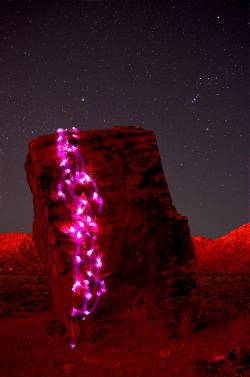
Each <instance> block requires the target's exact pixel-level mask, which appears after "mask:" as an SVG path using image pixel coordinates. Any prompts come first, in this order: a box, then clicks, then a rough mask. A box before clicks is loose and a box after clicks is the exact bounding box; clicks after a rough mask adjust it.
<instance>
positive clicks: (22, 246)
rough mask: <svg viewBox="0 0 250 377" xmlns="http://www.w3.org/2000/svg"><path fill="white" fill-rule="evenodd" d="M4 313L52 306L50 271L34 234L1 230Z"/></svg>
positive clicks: (1, 310)
mask: <svg viewBox="0 0 250 377" xmlns="http://www.w3.org/2000/svg"><path fill="white" fill-rule="evenodd" d="M0 303H1V306H0V314H1V315H5V314H16V313H19V312H27V311H32V312H33V311H43V310H48V309H49V308H50V306H51V299H50V293H49V285H48V271H47V270H46V269H45V268H44V267H43V265H42V264H41V262H40V260H39V257H38V254H37V251H36V249H35V246H34V242H33V239H32V237H31V235H30V234H24V233H6V234H0Z"/></svg>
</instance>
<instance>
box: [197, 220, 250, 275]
mask: <svg viewBox="0 0 250 377" xmlns="http://www.w3.org/2000/svg"><path fill="white" fill-rule="evenodd" d="M193 243H194V246H195V251H196V255H197V261H198V268H199V269H201V270H209V271H216V272H227V273H228V272H242V273H244V272H250V223H248V224H244V225H242V226H240V227H239V228H238V229H235V230H233V231H232V232H230V233H228V234H226V235H224V236H222V237H219V238H216V239H215V240H211V239H209V238H206V237H201V236H196V237H193Z"/></svg>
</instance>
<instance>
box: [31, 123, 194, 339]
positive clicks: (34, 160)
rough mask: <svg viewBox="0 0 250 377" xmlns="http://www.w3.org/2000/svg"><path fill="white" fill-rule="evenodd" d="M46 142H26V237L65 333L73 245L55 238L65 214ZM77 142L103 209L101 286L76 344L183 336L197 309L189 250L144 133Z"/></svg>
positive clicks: (152, 143)
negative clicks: (29, 209) (108, 337)
mask: <svg viewBox="0 0 250 377" xmlns="http://www.w3.org/2000/svg"><path fill="white" fill-rule="evenodd" d="M56 137H57V135H56V134H52V135H46V136H41V137H37V138H35V139H33V140H32V141H31V143H30V144H29V153H28V156H27V159H26V162H25V169H26V172H27V178H28V182H29V185H30V188H31V191H32V194H33V203H34V221H33V238H34V241H35V244H36V247H37V250H38V251H39V255H40V257H41V259H42V261H43V262H44V263H45V264H46V265H47V266H48V268H49V270H50V282H51V288H52V292H53V304H54V308H55V311H56V312H57V314H58V316H59V318H61V319H62V320H65V323H66V326H67V328H68V329H69V328H70V326H72V322H71V318H70V316H69V314H70V312H71V308H72V292H71V286H72V274H71V268H72V260H71V256H72V252H73V247H74V245H73V243H72V242H70V241H69V240H68V239H67V237H66V236H65V235H64V234H63V233H62V232H61V231H60V229H61V226H62V224H63V222H65V221H66V222H67V221H69V216H68V213H67V210H66V208H65V206H64V204H63V203H61V204H60V203H59V202H55V201H53V195H54V193H55V191H56V189H57V183H58V180H59V177H60V171H59V169H58V161H57V158H56ZM79 138H80V140H79V148H80V151H81V154H82V156H83V157H84V159H85V161H86V168H87V171H88V172H89V174H90V175H91V176H92V177H93V178H94V180H95V182H96V183H97V185H98V188H99V191H100V194H101V196H102V198H103V202H104V210H103V214H102V216H101V217H100V221H99V224H100V236H99V245H100V250H102V251H103V253H104V255H105V258H104V269H103V277H104V278H105V282H106V286H107V293H106V294H105V295H103V296H102V297H101V301H100V303H99V305H98V308H97V309H96V311H95V312H94V313H93V314H92V315H91V316H89V317H88V319H87V320H86V321H84V322H82V327H83V331H84V336H85V339H86V337H88V336H90V334H91V336H92V338H93V337H95V336H97V337H100V336H102V335H104V334H105V331H109V332H112V333H113V334H114V337H119V336H121V337H123V336H130V335H137V336H139V335H143V336H144V335H147V334H150V336H152V335H156V332H157V331H158V330H159V332H160V334H161V335H162V336H163V337H166V336H169V335H175V334H178V333H179V334H182V333H188V332H190V331H191V330H192V329H193V327H194V326H195V325H196V323H197V321H198V320H199V316H200V303H201V289H200V285H199V278H198V276H197V271H196V261H195V256H194V250H193V245H192V239H191V236H190V230H189V226H188V221H187V218H186V217H184V216H181V215H179V214H178V213H177V211H176V209H175V207H174V206H173V204H172V201H171V197H170V193H169V189H168V186H167V183H166V180H165V177H164V173H163V170H162V166H161V161H160V156H159V151H158V148H157V142H156V138H155V136H154V134H153V133H152V132H151V131H148V130H144V129H142V128H141V127H134V126H131V127H113V128H112V129H106V130H98V131H80V132H79ZM73 326H74V327H75V328H76V331H78V329H79V326H78V325H77V324H76V323H73ZM157 336H159V333H158V334H157Z"/></svg>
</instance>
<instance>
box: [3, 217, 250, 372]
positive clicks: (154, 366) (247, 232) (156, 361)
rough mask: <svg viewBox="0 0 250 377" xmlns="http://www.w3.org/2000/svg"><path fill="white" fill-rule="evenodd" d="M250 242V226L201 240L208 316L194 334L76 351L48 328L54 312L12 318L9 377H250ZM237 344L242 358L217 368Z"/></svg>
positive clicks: (7, 329) (6, 349) (7, 325)
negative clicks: (217, 359) (167, 339)
mask: <svg viewBox="0 0 250 377" xmlns="http://www.w3.org/2000/svg"><path fill="white" fill-rule="evenodd" d="M249 244H250V224H248V225H245V226H244V227H241V228H239V229H238V230H236V231H235V232H232V233H230V234H229V235H227V236H225V237H222V238H220V239H218V240H215V241H209V240H206V239H202V240H199V239H198V240H197V239H195V245H196V250H197V257H198V266H199V270H200V274H201V281H202V284H203V289H204V315H203V319H202V323H203V326H201V328H200V329H199V331H197V332H196V333H195V334H194V335H193V336H191V337H187V338H185V339H176V340H171V341H166V342H155V341H151V342H150V341H148V342H147V343H145V342H144V343H143V342H141V341H140V340H136V339H133V338H125V340H124V341H123V343H122V344H121V343H120V342H118V341H116V342H115V341H114V340H113V341H112V342H111V340H110V339H109V338H108V337H107V338H106V339H105V341H104V342H102V343H101V344H100V343H96V344H95V345H89V344H85V343H84V342H82V344H80V345H79V346H78V348H77V349H75V350H73V351H70V350H69V349H68V346H66V345H65V342H64V336H62V335H60V334H59V333H58V332H59V331H58V329H57V328H55V329H54V331H53V328H52V327H51V326H50V327H48V323H49V321H50V320H51V319H52V317H51V314H50V313H39V314H31V313H27V314H23V315H22V316H21V315H20V314H19V315H14V314H13V315H11V314H9V316H5V317H3V318H2V319H1V322H0V330H1V331H0V332H1V348H0V363H1V365H0V370H1V373H0V375H1V377H31V376H32V377H33V376H35V377H50V376H51V377H52V376H53V377H54V376H55V377H57V376H58V377H59V376H60V377H61V376H72V377H76V376H79V377H80V376H81V377H111V376H112V377H136V376H138V377H139V376H145V377H147V376H150V377H163V376H164V377H172V376H173V377H174V376H179V377H189V376H190V377H196V376H197V377H209V376H220V377H229V376H230V377H232V376H250V248H249ZM213 245H214V246H213ZM51 333H53V335H52V334H51ZM49 334H51V335H49ZM235 347H239V349H238V351H237V352H238V353H237V356H236V359H235V360H234V361H229V360H226V361H225V362H224V361H222V362H221V363H220V362H217V363H214V365H212V364H211V363H209V360H210V361H211V359H213V358H215V357H216V356H220V355H222V356H224V355H226V354H227V353H228V352H230V351H232V350H233V349H234V348H235ZM248 352H249V353H248ZM220 364H221V368H220ZM248 368H249V369H248Z"/></svg>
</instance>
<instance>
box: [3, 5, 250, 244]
mask: <svg viewBox="0 0 250 377" xmlns="http://www.w3.org/2000/svg"><path fill="white" fill-rule="evenodd" d="M0 15H1V16H0V18H1V22H0V36H1V38H0V72H1V86H0V101H1V102H0V128H1V131H0V137H1V139H0V226H1V227H0V232H19V231H21V232H24V231H25V232H31V227H32V218H33V207H32V196H31V193H30V190H29V187H28V184H27V181H26V176H25V171H24V167H23V165H24V160H25V157H26V154H27V146H28V142H29V141H30V140H31V139H32V138H33V137H36V136H38V135H42V134H48V133H51V132H55V130H56V129H57V128H58V127H62V128H71V127H72V126H76V127H78V128H80V129H103V128H108V127H112V126H114V125H141V126H143V127H145V128H146V129H151V130H153V131H154V132H155V134H156V136H157V140H158V145H159V149H160V153H161V159H162V164H163V167H164V171H165V174H166V178H167V182H168V185H169V188H170V192H171V196H172V199H173V202H174V205H175V206H176V208H177V210H178V211H179V212H180V213H181V214H183V215H186V216H188V218H189V223H190V227H191V232H192V234H193V235H197V234H199V235H203V236H207V237H210V238H215V237H218V236H220V235H223V234H225V233H227V232H228V231H230V230H232V229H234V228H236V227H238V226H240V225H242V224H244V223H246V222H249V221H250V219H249V212H250V211H249V195H250V194H249V183H250V172H249V170H250V152H249V150H250V148H249V145H250V143H249V139H250V138H249V136H250V132H249V131H250V125H249V124H250V123H249V40H250V36H249V26H250V22H249V5H248V4H247V1H246V2H244V1H237V0H235V1H233V0H227V1H223V0H218V1H212V0H211V1H205V0H193V1H191V0H190V1H189V0H179V1H171V0H170V1H166V0H165V1H161V0H158V1H155V0H152V1H145V0H142V1H129V0H128V1H102V0H99V1H80V0H71V1H70V0H66V1H64V0H60V1H53V0H51V1H46V0H44V1H35V0H34V1H31V0H30V1H27V0H22V1H15V0H12V1H5V0H2V1H1V4H0Z"/></svg>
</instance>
